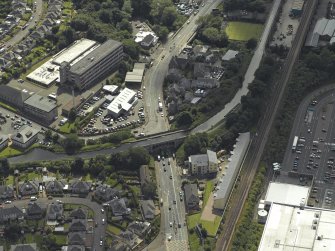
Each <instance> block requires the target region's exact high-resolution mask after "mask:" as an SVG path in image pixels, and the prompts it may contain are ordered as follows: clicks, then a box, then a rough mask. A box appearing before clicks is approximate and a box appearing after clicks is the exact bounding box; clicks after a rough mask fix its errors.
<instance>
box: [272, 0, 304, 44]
mask: <svg viewBox="0 0 335 251" xmlns="http://www.w3.org/2000/svg"><path fill="white" fill-rule="evenodd" d="M292 4H293V0H287V1H286V2H285V3H284V4H283V9H282V13H281V15H280V17H279V21H278V22H277V30H276V32H275V33H274V36H273V38H272V41H271V46H276V45H283V46H285V47H291V45H292V41H293V38H294V35H295V33H296V31H297V29H298V26H299V19H298V18H293V17H291V16H290V12H291V8H292Z"/></svg>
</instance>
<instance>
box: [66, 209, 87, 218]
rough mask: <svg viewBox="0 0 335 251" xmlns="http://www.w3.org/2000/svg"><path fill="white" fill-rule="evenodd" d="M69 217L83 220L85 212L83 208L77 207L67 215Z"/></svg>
mask: <svg viewBox="0 0 335 251" xmlns="http://www.w3.org/2000/svg"><path fill="white" fill-rule="evenodd" d="M69 218H70V219H82V220H85V219H86V212H85V211H84V209H82V208H81V207H80V208H77V209H75V210H72V212H71V213H70V215H69Z"/></svg>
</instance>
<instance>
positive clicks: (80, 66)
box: [71, 39, 122, 74]
mask: <svg viewBox="0 0 335 251" xmlns="http://www.w3.org/2000/svg"><path fill="white" fill-rule="evenodd" d="M120 46H122V44H121V43H120V42H118V41H115V40H112V39H109V40H107V41H106V42H104V43H103V44H102V45H100V46H99V47H97V48H95V49H94V50H92V51H91V52H90V53H88V54H87V55H86V56H85V57H83V58H81V59H80V60H79V61H78V62H76V63H74V64H73V65H72V66H71V72H73V73H76V74H82V73H83V72H85V71H86V70H87V69H89V68H90V67H92V65H95V64H96V63H97V62H99V61H100V60H101V59H103V58H105V57H106V56H107V55H109V54H110V53H111V52H112V51H114V50H116V49H117V48H118V47H120Z"/></svg>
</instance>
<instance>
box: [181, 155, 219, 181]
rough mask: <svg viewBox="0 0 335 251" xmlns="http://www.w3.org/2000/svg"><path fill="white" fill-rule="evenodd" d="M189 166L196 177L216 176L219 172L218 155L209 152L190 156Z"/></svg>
mask: <svg viewBox="0 0 335 251" xmlns="http://www.w3.org/2000/svg"><path fill="white" fill-rule="evenodd" d="M188 164H189V167H190V170H191V172H192V174H194V175H206V174H214V173H216V172H217V170H218V159H217V156H216V153H215V152H213V151H211V150H207V153H206V154H197V155H191V156H189V157H188Z"/></svg>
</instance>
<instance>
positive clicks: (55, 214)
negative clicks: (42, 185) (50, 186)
mask: <svg viewBox="0 0 335 251" xmlns="http://www.w3.org/2000/svg"><path fill="white" fill-rule="evenodd" d="M62 216H63V204H62V203H51V204H49V207H48V220H57V219H58V218H60V217H62Z"/></svg>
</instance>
